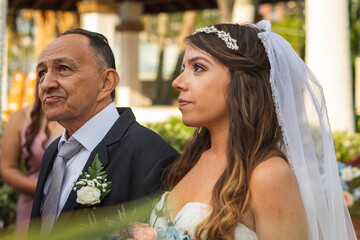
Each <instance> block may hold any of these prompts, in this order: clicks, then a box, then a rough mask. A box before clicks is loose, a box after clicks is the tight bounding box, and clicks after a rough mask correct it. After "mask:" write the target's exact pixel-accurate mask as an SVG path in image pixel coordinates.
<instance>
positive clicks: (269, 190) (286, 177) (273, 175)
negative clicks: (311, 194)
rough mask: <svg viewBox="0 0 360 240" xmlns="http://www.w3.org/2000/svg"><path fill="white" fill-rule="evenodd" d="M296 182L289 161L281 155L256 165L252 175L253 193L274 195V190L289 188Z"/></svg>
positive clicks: (251, 186)
mask: <svg viewBox="0 0 360 240" xmlns="http://www.w3.org/2000/svg"><path fill="white" fill-rule="evenodd" d="M294 184H296V178H295V175H294V173H293V171H292V169H291V167H290V165H289V163H288V162H287V161H286V160H285V159H283V158H281V157H272V158H269V159H267V160H265V161H263V162H261V163H260V164H259V165H257V166H256V167H255V169H254V170H253V172H252V174H251V177H250V185H249V187H250V191H251V193H252V195H254V194H256V195H258V196H260V197H261V196H262V195H265V196H266V195H267V194H270V195H273V194H274V191H280V192H282V190H284V189H289V188H291V187H293V186H294Z"/></svg>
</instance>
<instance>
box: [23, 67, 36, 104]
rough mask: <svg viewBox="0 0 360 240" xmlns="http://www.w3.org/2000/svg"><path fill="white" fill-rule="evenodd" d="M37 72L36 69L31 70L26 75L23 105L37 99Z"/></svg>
mask: <svg viewBox="0 0 360 240" xmlns="http://www.w3.org/2000/svg"><path fill="white" fill-rule="evenodd" d="M36 90H37V89H36V73H35V71H30V72H29V73H28V74H27V76H26V81H25V88H24V93H23V96H22V106H21V107H25V106H26V105H28V104H29V103H32V102H34V101H35V91H36Z"/></svg>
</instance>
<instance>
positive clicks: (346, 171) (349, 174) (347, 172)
mask: <svg viewBox="0 0 360 240" xmlns="http://www.w3.org/2000/svg"><path fill="white" fill-rule="evenodd" d="M341 179H342V180H344V181H345V182H350V181H351V180H352V179H353V171H352V169H351V167H346V168H343V169H342V170H341Z"/></svg>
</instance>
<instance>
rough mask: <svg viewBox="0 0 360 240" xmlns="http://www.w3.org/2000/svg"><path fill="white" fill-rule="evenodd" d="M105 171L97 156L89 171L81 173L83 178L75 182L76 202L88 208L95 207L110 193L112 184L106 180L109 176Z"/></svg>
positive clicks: (97, 155)
mask: <svg viewBox="0 0 360 240" xmlns="http://www.w3.org/2000/svg"><path fill="white" fill-rule="evenodd" d="M103 169H104V167H103V166H102V163H101V161H100V159H99V154H96V156H95V159H94V161H93V162H92V164H91V166H90V167H89V168H88V171H87V172H83V173H81V174H80V177H81V178H80V179H79V180H78V181H77V182H74V184H75V185H74V188H73V190H74V191H76V195H77V199H76V202H78V203H80V204H83V205H88V206H91V205H95V204H98V203H100V202H101V200H102V199H103V198H104V197H105V196H106V195H108V194H109V193H110V191H111V182H110V181H108V180H107V179H106V177H107V174H106V172H105V171H103Z"/></svg>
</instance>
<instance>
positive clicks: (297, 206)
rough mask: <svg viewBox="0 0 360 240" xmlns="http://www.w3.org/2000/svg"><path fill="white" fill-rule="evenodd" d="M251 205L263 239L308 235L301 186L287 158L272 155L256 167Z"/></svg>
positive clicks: (292, 237)
mask: <svg viewBox="0 0 360 240" xmlns="http://www.w3.org/2000/svg"><path fill="white" fill-rule="evenodd" d="M249 206H250V208H251V211H252V213H253V215H254V221H255V228H256V233H257V235H258V238H259V239H260V240H263V239H277V240H281V239H286V240H295V239H296V240H297V239H299V240H304V239H307V238H308V233H307V222H306V215H305V210H304V206H303V202H302V199H301V196H300V192H299V187H298V184H297V181H296V178H295V175H294V173H293V172H292V170H291V167H290V165H289V164H288V163H287V162H286V161H285V160H284V159H282V158H280V157H274V158H270V159H268V160H266V161H264V162H262V163H260V164H259V165H258V166H257V167H256V168H255V169H254V171H253V173H252V175H251V179H250V202H249Z"/></svg>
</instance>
